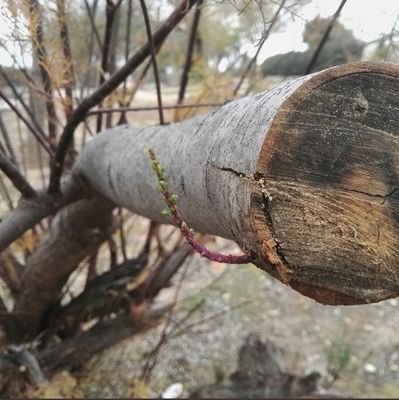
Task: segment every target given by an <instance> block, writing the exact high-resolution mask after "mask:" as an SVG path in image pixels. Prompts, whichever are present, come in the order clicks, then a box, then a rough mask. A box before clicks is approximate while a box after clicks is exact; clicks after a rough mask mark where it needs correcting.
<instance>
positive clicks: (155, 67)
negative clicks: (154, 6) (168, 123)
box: [140, 0, 201, 125]
mask: <svg viewBox="0 0 399 400" xmlns="http://www.w3.org/2000/svg"><path fill="white" fill-rule="evenodd" d="M199 1H201V0H199ZM140 4H141V9H142V11H143V17H144V23H145V29H146V32H147V39H148V43H149V45H150V53H151V62H152V68H153V71H154V80H155V87H156V90H157V101H158V113H159V123H160V124H161V125H163V124H164V123H165V120H164V116H163V109H162V95H161V83H160V80H159V72H158V64H157V57H156V54H155V47H154V42H153V38H152V34H151V23H150V19H149V17H148V12H147V6H146V5H145V0H140Z"/></svg>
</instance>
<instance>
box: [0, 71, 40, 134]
mask: <svg viewBox="0 0 399 400" xmlns="http://www.w3.org/2000/svg"><path fill="white" fill-rule="evenodd" d="M0 73H1V75H2V77H3V78H4V80H5V81H6V82H7V85H8V87H9V88H10V89H11V90H12V92H13V94H14V96H15V98H16V99H18V101H19V102H20V103H21V105H22V108H23V109H24V111H25V112H26V113H27V114H28V115H29V117H30V119H31V121H32V123H33V125H34V126H35V128H36V130H37V134H38V135H39V134H40V136H41V137H42V138H43V140H44V141H47V137H46V135H45V133H44V132H43V129H42V127H41V126H40V124H39V123H38V122H37V121H36V118H35V115H34V114H33V112H32V110H31V108H30V107H29V106H28V105H27V104H26V102H25V100H24V99H23V97H22V95H21V94H20V93H19V92H18V90H17V89H16V87H15V85H14V83H13V82H12V81H11V79H10V78H9V77H8V75H7V73H6V72H5V71H4V68H3V67H2V66H1V65H0ZM27 79H32V78H31V77H30V76H28V78H27ZM28 83H30V84H31V85H32V84H34V82H33V81H32V82H31V81H28Z"/></svg>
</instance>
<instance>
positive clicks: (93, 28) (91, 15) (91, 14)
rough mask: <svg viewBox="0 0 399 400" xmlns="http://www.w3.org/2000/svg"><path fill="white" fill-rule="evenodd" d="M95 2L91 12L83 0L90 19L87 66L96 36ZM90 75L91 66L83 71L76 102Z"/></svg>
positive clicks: (89, 63)
mask: <svg viewBox="0 0 399 400" xmlns="http://www.w3.org/2000/svg"><path fill="white" fill-rule="evenodd" d="M97 4H98V0H94V1H93V12H92V11H91V9H90V6H89V4H88V3H87V0H85V5H86V9H87V10H88V11H87V12H88V15H89V20H90V24H91V29H90V39H89V41H88V42H89V45H88V51H87V55H88V57H87V65H88V66H90V65H92V58H93V52H94V42H95V40H94V39H95V38H97V36H98V31H97V27H96V26H95V23H94V16H95V14H96V11H97ZM95 33H97V36H96V35H95ZM98 39H99V36H98ZM96 43H97V45H98V46H99V47H100V51H102V49H101V45H99V42H98V41H96ZM90 76H91V68H87V69H86V71H85V72H84V73H83V79H82V84H81V85H80V91H79V97H78V99H79V100H78V101H77V103H78V102H79V101H80V100H81V99H82V98H83V93H84V91H85V88H86V87H87V86H88V84H89V83H90Z"/></svg>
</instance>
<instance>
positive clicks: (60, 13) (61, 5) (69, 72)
mask: <svg viewBox="0 0 399 400" xmlns="http://www.w3.org/2000/svg"><path fill="white" fill-rule="evenodd" d="M57 20H58V25H59V29H60V38H61V43H62V51H63V53H64V59H65V63H66V70H65V74H64V75H65V76H64V78H65V80H66V82H67V83H66V85H65V97H66V99H65V100H64V101H63V105H64V112H65V117H66V119H67V120H68V118H69V117H70V116H71V114H72V112H73V95H72V92H73V88H74V82H75V72H74V70H73V62H72V51H71V45H70V41H69V31H68V25H67V22H66V13H65V0H57Z"/></svg>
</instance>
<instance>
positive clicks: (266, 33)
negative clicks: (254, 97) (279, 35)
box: [233, 0, 286, 96]
mask: <svg viewBox="0 0 399 400" xmlns="http://www.w3.org/2000/svg"><path fill="white" fill-rule="evenodd" d="M285 2H286V0H282V1H281V3H280V5H279V7H278V9H277V11H276V12H275V14H274V15H273V18H272V20H271V22H270V24H269V27H268V28H267V31H266V32H265V34H264V35H263V38H262V40H261V42H260V43H259V46H258V50H256V53H255V55H254V56H253V57H252V59H251V61H250V62H249V63H248V65H247V67H246V68H245V70H244V72H243V74H242V75H241V78H240V81H239V82H238V84H237V86H236V87H235V89H234V91H233V96H237V93H238V91H239V90H240V88H241V86H242V84H243V82H244V80H245V78H246V77H247V75H248V74H249V71H250V70H251V68H252V66H253V65H254V64H255V63H256V60H257V59H258V55H259V53H260V51H261V50H262V47H263V45H264V44H265V42H266V40H267V39H268V38H269V36H270V33H271V31H272V29H273V27H274V25H275V24H276V22H277V21H278V17H279V15H280V13H281V10H282V9H283V7H284V4H285Z"/></svg>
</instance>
